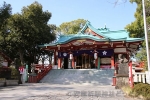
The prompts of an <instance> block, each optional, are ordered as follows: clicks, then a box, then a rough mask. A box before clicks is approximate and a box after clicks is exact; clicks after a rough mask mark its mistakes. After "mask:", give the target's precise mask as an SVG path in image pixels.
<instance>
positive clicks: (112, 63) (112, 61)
mask: <svg viewBox="0 0 150 100" xmlns="http://www.w3.org/2000/svg"><path fill="white" fill-rule="evenodd" d="M114 65H115V64H114V57H113V56H111V68H114Z"/></svg>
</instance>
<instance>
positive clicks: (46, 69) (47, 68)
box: [36, 65, 52, 82]
mask: <svg viewBox="0 0 150 100" xmlns="http://www.w3.org/2000/svg"><path fill="white" fill-rule="evenodd" d="M36 68H38V69H39V70H40V72H38V73H37V81H38V82H39V81H40V80H41V79H42V78H43V77H44V76H45V75H46V74H47V73H48V72H49V71H50V70H51V69H52V65H47V66H44V65H42V66H41V67H39V66H38V67H36Z"/></svg>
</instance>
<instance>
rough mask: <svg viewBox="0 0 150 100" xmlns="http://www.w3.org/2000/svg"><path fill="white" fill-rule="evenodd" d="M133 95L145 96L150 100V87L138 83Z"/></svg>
mask: <svg viewBox="0 0 150 100" xmlns="http://www.w3.org/2000/svg"><path fill="white" fill-rule="evenodd" d="M132 94H133V95H134V96H136V97H139V96H143V97H144V98H145V99H146V100H150V85H149V84H144V83H137V84H135V85H134V88H133V90H132Z"/></svg>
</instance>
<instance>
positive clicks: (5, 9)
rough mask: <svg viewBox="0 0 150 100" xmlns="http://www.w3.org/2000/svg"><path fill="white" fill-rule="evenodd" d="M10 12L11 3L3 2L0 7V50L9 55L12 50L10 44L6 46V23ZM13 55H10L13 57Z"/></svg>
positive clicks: (7, 31) (7, 30)
mask: <svg viewBox="0 0 150 100" xmlns="http://www.w3.org/2000/svg"><path fill="white" fill-rule="evenodd" d="M11 14H12V8H11V5H10V4H7V3H6V2H4V3H3V5H2V6H1V7H0V51H2V52H4V53H5V54H7V55H11V52H13V50H11V48H10V46H8V44H9V42H8V34H9V29H8V27H7V25H8V19H9V18H10V17H11ZM4 48H5V49H4ZM13 55H14V54H13ZM13 55H11V56H12V57H13Z"/></svg>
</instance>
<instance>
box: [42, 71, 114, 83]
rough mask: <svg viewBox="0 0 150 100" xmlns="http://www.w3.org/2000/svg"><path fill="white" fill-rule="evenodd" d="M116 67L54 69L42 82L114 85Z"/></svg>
mask: <svg viewBox="0 0 150 100" xmlns="http://www.w3.org/2000/svg"><path fill="white" fill-rule="evenodd" d="M113 75H114V69H103V70H102V69H52V70H51V71H50V72H49V73H48V74H47V75H46V76H45V77H44V78H43V79H42V80H41V81H40V83H49V84H61V85H62V84H66V85H69V84H84V85H86V84H87V85H89V84H91V85H112V77H113Z"/></svg>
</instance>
